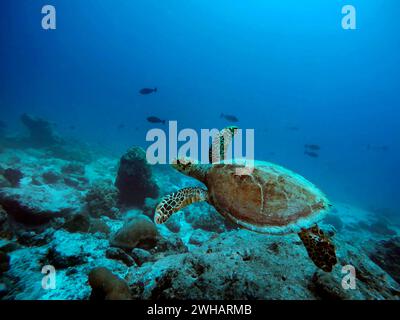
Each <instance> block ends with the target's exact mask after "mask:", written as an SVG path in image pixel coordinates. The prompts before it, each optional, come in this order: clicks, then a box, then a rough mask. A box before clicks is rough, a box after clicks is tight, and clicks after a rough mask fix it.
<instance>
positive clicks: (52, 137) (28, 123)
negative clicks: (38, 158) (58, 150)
mask: <svg viewBox="0 0 400 320" xmlns="http://www.w3.org/2000/svg"><path fill="white" fill-rule="evenodd" d="M21 122H22V123H23V124H24V126H25V127H26V128H27V129H28V132H29V138H28V139H29V143H30V144H31V146H34V147H49V146H53V145H57V144H60V143H62V139H61V138H60V137H59V136H58V135H57V134H56V133H55V131H54V129H53V126H52V124H51V123H50V122H48V121H47V120H44V119H42V118H38V117H34V116H32V115H29V114H23V115H22V116H21Z"/></svg>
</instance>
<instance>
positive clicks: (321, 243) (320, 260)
mask: <svg viewBox="0 0 400 320" xmlns="http://www.w3.org/2000/svg"><path fill="white" fill-rule="evenodd" d="M299 237H300V239H301V241H303V244H304V246H305V247H306V249H307V252H308V256H309V257H310V259H311V260H312V261H313V262H314V264H315V265H316V266H317V267H318V268H320V269H322V270H324V271H326V272H331V271H332V268H333V266H334V265H335V264H336V262H337V259H336V253H335V246H334V245H333V244H332V243H331V241H330V239H329V238H328V236H327V235H325V234H324V232H323V231H322V230H321V229H320V228H318V226H314V227H312V228H310V229H303V230H302V231H301V232H299Z"/></svg>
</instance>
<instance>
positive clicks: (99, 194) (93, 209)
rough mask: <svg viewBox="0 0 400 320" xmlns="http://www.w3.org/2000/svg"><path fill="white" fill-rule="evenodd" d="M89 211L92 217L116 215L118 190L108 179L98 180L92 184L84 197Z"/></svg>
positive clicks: (111, 216) (113, 216)
mask: <svg viewBox="0 0 400 320" xmlns="http://www.w3.org/2000/svg"><path fill="white" fill-rule="evenodd" d="M85 200H86V204H87V207H88V210H89V213H90V214H91V215H92V216H93V217H102V216H108V217H110V218H115V217H116V216H117V215H118V212H119V210H118V208H117V202H118V190H117V189H116V188H115V187H114V186H113V185H112V183H111V182H108V181H98V182H96V183H94V184H93V185H92V187H91V188H90V190H89V191H88V193H87V194H86V197H85Z"/></svg>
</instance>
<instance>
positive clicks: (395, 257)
mask: <svg viewBox="0 0 400 320" xmlns="http://www.w3.org/2000/svg"><path fill="white" fill-rule="evenodd" d="M370 258H371V260H372V261H374V262H375V263H376V264H377V265H379V266H380V267H381V268H382V269H383V270H385V271H386V272H387V273H389V274H390V275H391V276H392V277H393V279H395V280H396V281H397V282H398V283H400V237H394V238H392V239H390V240H384V241H381V242H380V243H379V245H378V246H377V247H376V251H375V252H373V253H372V254H370Z"/></svg>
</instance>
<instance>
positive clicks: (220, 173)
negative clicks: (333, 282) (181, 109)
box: [154, 127, 337, 272]
mask: <svg viewBox="0 0 400 320" xmlns="http://www.w3.org/2000/svg"><path fill="white" fill-rule="evenodd" d="M224 130H225V135H224V136H225V137H226V132H227V131H228V132H232V136H233V134H234V133H235V132H236V127H228V128H226V129H224ZM221 132H222V131H221ZM230 140H231V139H225V140H223V139H222V136H220V137H218V141H217V142H219V143H220V144H221V150H222V151H220V154H221V157H222V158H223V157H224V151H225V150H226V144H227V143H229V142H230ZM213 145H215V141H214V142H213ZM210 160H212V152H210ZM210 163H211V164H196V163H195V162H194V161H192V160H190V159H188V158H185V159H178V160H176V161H174V162H173V164H172V166H173V167H174V168H175V169H177V170H178V171H180V172H181V173H183V174H185V175H188V176H190V177H193V178H195V179H197V180H199V181H201V182H202V183H203V184H204V185H205V186H206V187H207V189H204V188H201V187H190V188H184V189H181V190H179V191H177V192H174V193H172V194H170V195H167V196H165V197H164V198H163V199H162V200H161V202H160V203H159V204H158V206H157V207H156V210H155V216H154V221H155V223H157V224H161V223H164V222H166V221H167V220H168V218H169V217H170V216H171V215H172V214H173V213H175V212H177V211H179V210H181V209H182V208H184V207H186V206H188V205H190V204H192V203H195V202H200V201H206V202H208V203H209V204H210V205H212V206H214V207H215V209H216V210H217V211H218V212H219V213H220V214H221V215H222V216H224V217H225V218H227V219H229V220H231V221H233V222H234V223H236V224H237V225H239V226H240V227H242V228H245V229H249V230H251V231H256V232H260V233H267V234H288V233H298V235H299V237H300V239H301V241H302V242H303V244H304V246H305V247H306V249H307V252H308V255H309V257H310V258H311V260H312V261H313V262H314V263H315V265H316V266H317V267H319V268H321V269H322V270H324V271H326V272H331V271H332V268H333V266H334V265H335V264H336V262H337V259H336V254H335V247H334V245H333V244H332V243H331V241H330V239H329V237H328V236H327V235H326V234H325V233H324V232H323V231H322V230H321V229H319V228H318V226H317V224H316V223H317V222H318V221H320V220H321V219H322V218H323V217H324V215H325V213H326V212H327V211H328V210H329V208H330V207H331V204H330V203H329V201H328V199H327V198H326V196H325V195H324V194H323V193H322V192H321V191H320V190H319V189H318V188H317V187H316V186H314V185H313V184H312V183H310V182H309V181H307V180H306V179H305V178H303V177H302V176H300V175H298V174H296V173H294V172H292V171H290V170H288V169H285V168H283V167H281V166H279V165H276V164H273V163H269V162H265V161H255V162H254V168H253V171H252V172H249V174H247V175H240V174H239V175H238V174H237V173H238V170H237V169H238V168H239V169H240V168H243V164H242V162H241V161H233V160H230V161H227V160H222V161H219V163H213V161H210Z"/></svg>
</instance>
